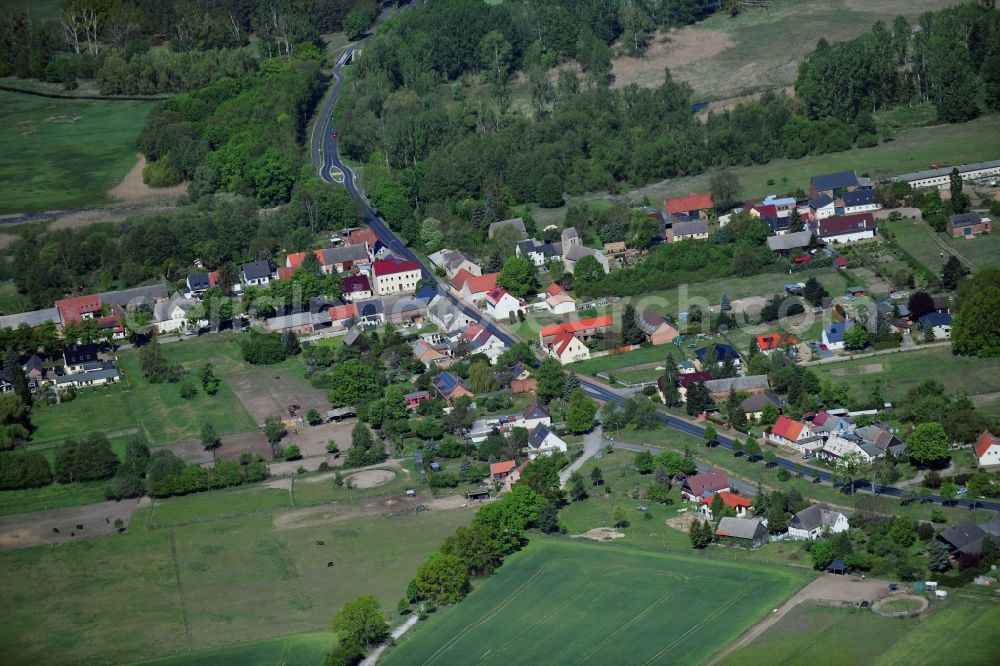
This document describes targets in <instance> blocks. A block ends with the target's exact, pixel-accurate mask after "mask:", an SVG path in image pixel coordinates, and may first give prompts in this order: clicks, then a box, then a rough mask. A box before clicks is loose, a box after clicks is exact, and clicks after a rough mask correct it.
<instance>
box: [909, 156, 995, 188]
mask: <svg viewBox="0 0 1000 666" xmlns="http://www.w3.org/2000/svg"><path fill="white" fill-rule="evenodd" d="M953 168H955V167H942V168H940V169H928V170H926V171H916V172H914V173H904V174H903V175H901V176H896V177H895V178H893V180H894V181H896V182H899V183H909V184H910V187H936V188H938V189H939V190H944V189H947V188H948V187H949V186H950V185H951V170H952V169H953ZM957 168H958V173H959V175H961V176H962V180H978V179H979V178H988V177H990V176H997V175H1000V160H991V161H989V162H976V163H975V164H960V165H959V166H958V167H957Z"/></svg>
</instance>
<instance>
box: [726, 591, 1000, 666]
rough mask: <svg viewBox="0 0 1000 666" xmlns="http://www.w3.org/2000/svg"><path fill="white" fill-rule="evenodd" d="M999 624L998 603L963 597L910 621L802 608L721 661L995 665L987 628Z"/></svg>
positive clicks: (999, 645) (996, 643) (999, 644)
mask: <svg viewBox="0 0 1000 666" xmlns="http://www.w3.org/2000/svg"><path fill="white" fill-rule="evenodd" d="M997 622H1000V607H997V606H996V604H992V603H989V602H988V601H985V602H984V601H975V600H968V599H964V598H949V599H947V600H946V601H944V602H940V603H933V604H932V606H931V611H930V612H929V613H927V614H925V615H923V616H921V617H919V618H907V619H898V618H887V617H881V616H879V615H876V614H874V613H872V612H871V611H869V610H854V609H846V608H829V607H823V606H816V605H812V604H804V605H801V606H799V607H797V608H796V609H794V610H793V611H792V612H790V613H789V614H788V615H786V616H785V617H783V618H782V619H781V620H779V621H778V623H777V624H775V625H774V626H772V627H770V628H769V629H768V630H767V631H765V632H764V633H763V634H761V635H760V636H758V637H757V638H756V639H755V640H754V641H753V643H752V644H751V645H749V646H747V647H745V648H743V649H741V650H739V651H738V652H736V653H734V654H732V655H730V656H729V657H727V658H726V659H725V661H723V663H724V664H726V666H742V665H744V664H746V665H750V664H760V663H772V664H780V663H789V662H795V663H823V664H831V665H834V664H844V665H845V666H847V665H848V664H850V665H851V666H854V665H857V666H864V665H874V666H882V665H888V664H900V663H906V664H938V663H947V662H948V661H949V659H948V658H947V657H946V656H945V655H956V654H961V655H962V658H961V662H962V663H963V664H969V665H970V666H973V665H976V664H991V663H994V662H995V658H996V653H997V650H998V649H1000V639H998V638H997V636H996V633H995V632H994V631H992V630H990V629H987V627H991V626H996V623H997Z"/></svg>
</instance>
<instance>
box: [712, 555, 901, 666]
mask: <svg viewBox="0 0 1000 666" xmlns="http://www.w3.org/2000/svg"><path fill="white" fill-rule="evenodd" d="M888 594H889V582H888V581H884V580H874V579H871V578H869V579H866V580H861V579H860V578H855V577H853V576H837V575H834V574H827V575H825V576H823V577H822V578H818V579H816V580H814V581H813V582H811V583H809V584H808V585H806V586H805V587H803V588H802V589H801V590H799V591H798V593H797V594H795V595H794V596H793V597H792V598H791V599H789V600H788V601H786V602H785V603H784V604H782V605H781V607H780V608H778V609H777V611H776V612H773V613H771V614H770V615H768V616H767V617H766V618H764V619H763V620H762V621H760V622H758V623H757V624H755V625H754V626H752V627H751V628H750V629H749V630H747V632H746V633H745V634H743V635H742V636H740V637H739V639H737V640H736V642H735V643H731V644H730V645H729V647H727V648H726V649H725V650H723V651H722V652H720V653H719V654H718V655H717V656H716V657H715V658H714V659H712V661H710V662H709V666H715V665H716V664H720V663H722V661H723V660H724V659H725V658H726V657H727V656H729V655H730V654H732V653H733V652H736V651H737V650H739V649H741V648H743V647H746V646H747V645H749V644H750V642H751V641H753V640H754V639H755V638H757V637H758V636H760V635H761V634H763V633H764V632H765V631H767V630H768V629H769V628H770V627H771V626H772V625H774V624H775V623H776V622H778V620H780V619H781V618H783V617H784V616H785V615H786V614H787V613H788V611H790V610H792V609H793V608H795V607H796V606H798V605H799V604H801V603H803V602H806V601H813V600H822V601H844V602H850V603H856V602H859V601H872V600H874V599H881V598H882V597H885V596H888Z"/></svg>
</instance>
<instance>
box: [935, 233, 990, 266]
mask: <svg viewBox="0 0 1000 666" xmlns="http://www.w3.org/2000/svg"><path fill="white" fill-rule="evenodd" d="M940 238H941V239H942V240H943V241H944V242H945V244H946V245H948V247H950V248H952V249H953V250H955V252H957V253H958V254H959V256H960V257H962V258H963V259H965V260H966V261H967V262H969V263H970V264H972V267H973V269H974V270H979V269H981V268H986V267H987V266H992V267H996V266H998V265H1000V236H998V235H997V234H987V235H985V236H978V237H976V238H952V237H951V236H947V235H945V234H941V235H940ZM946 258H947V257H946ZM941 265H942V268H943V267H944V264H943V263H942V264H941Z"/></svg>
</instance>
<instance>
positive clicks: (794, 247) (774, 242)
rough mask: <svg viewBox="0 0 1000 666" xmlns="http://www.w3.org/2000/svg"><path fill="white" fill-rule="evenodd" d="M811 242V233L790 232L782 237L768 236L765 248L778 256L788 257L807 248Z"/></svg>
mask: <svg viewBox="0 0 1000 666" xmlns="http://www.w3.org/2000/svg"><path fill="white" fill-rule="evenodd" d="M811 242H812V231H810V230H809V229H803V230H802V231H790V232H788V233H787V234H784V235H782V236H768V237H767V247H768V248H770V249H771V251H772V252H774V253H776V254H779V255H788V254H790V253H793V252H798V251H799V250H802V249H804V248H807V247H809V244H810V243H811Z"/></svg>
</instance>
